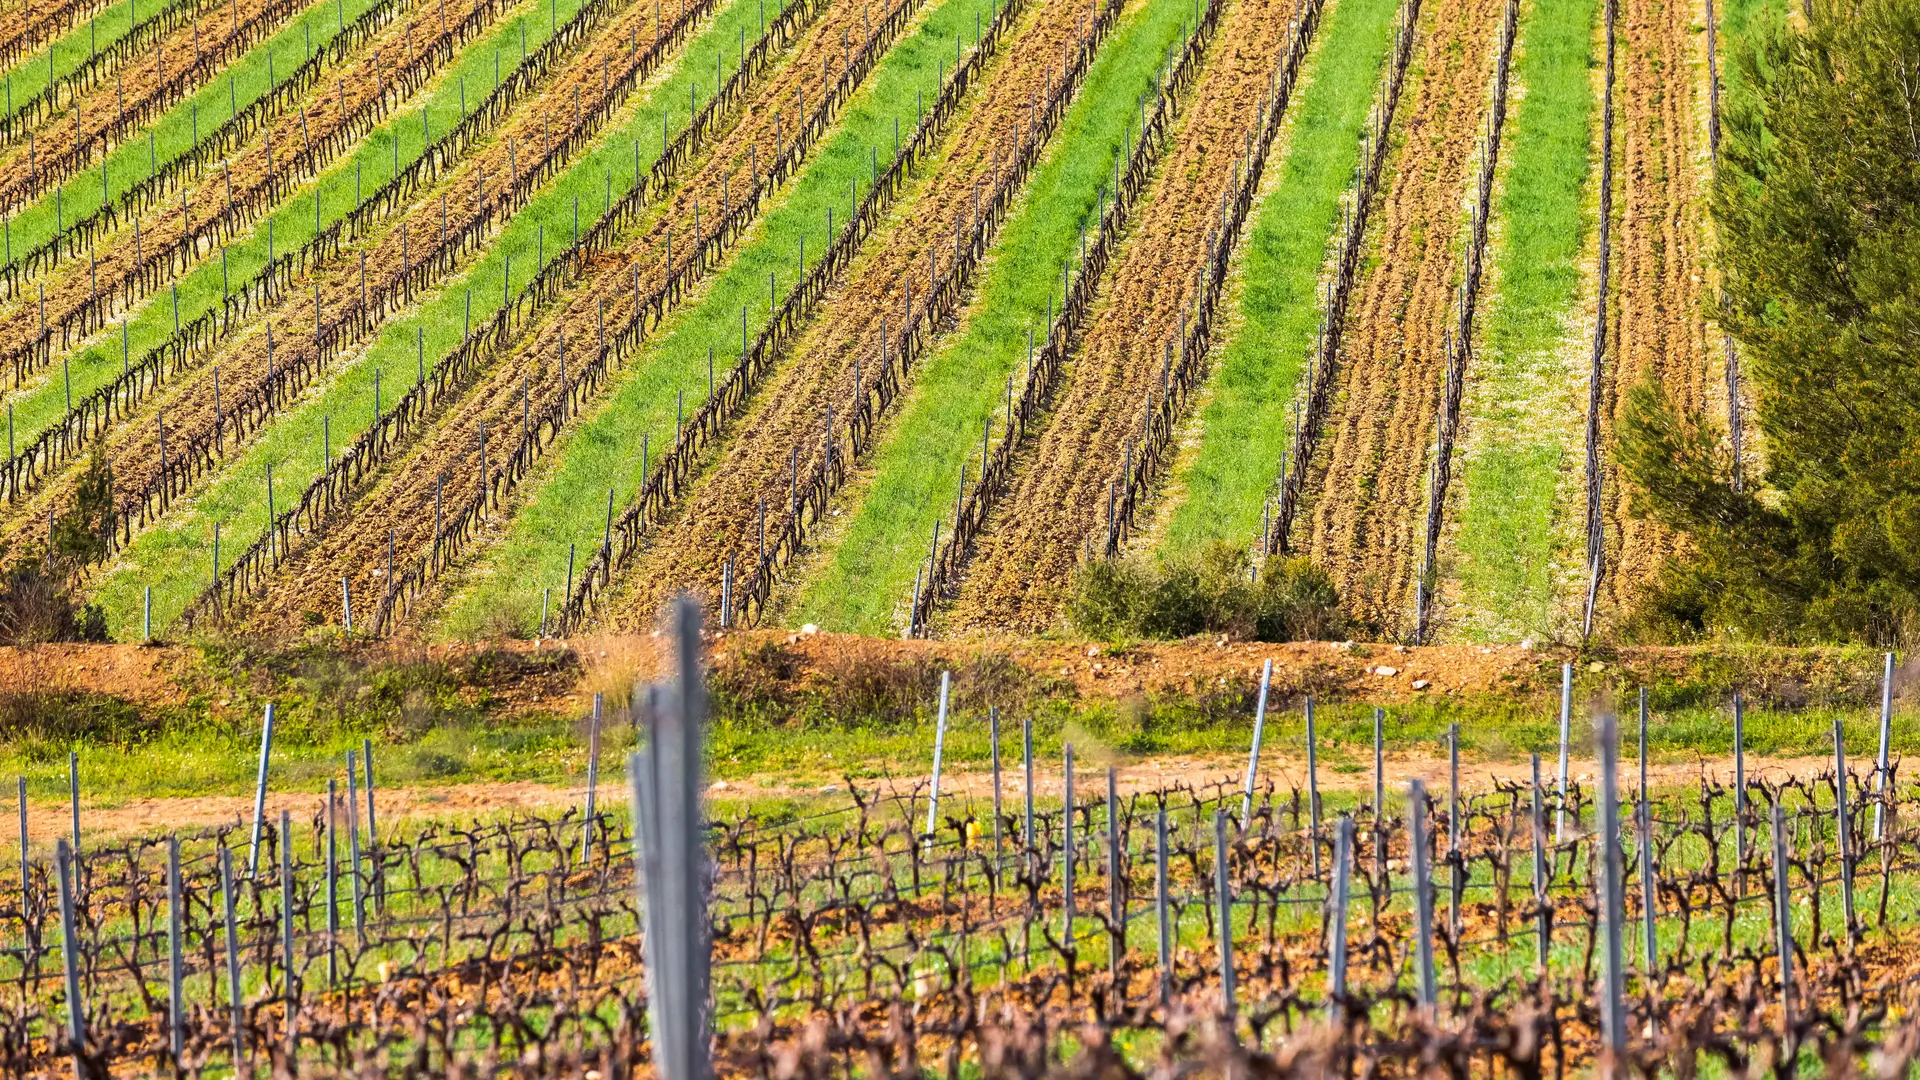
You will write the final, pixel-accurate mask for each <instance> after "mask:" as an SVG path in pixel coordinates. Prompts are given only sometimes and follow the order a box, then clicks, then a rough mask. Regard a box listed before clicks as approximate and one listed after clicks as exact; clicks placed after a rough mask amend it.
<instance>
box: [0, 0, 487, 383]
mask: <svg viewBox="0 0 1920 1080" xmlns="http://www.w3.org/2000/svg"><path fill="white" fill-rule="evenodd" d="M491 6H492V5H491V4H487V3H483V2H482V0H464V2H456V3H454V4H451V5H448V6H447V7H446V8H444V9H441V8H439V7H434V8H427V9H424V10H416V11H415V12H414V13H413V14H412V16H411V17H410V18H403V19H398V20H395V21H394V22H393V23H392V24H390V25H388V26H387V27H386V28H385V29H384V30H383V31H382V32H381V33H379V34H377V35H375V36H374V38H373V40H371V41H369V42H367V43H365V44H363V45H362V46H361V47H360V48H359V49H358V50H356V53H355V55H354V57H353V58H351V59H350V61H349V63H348V64H346V65H344V66H343V67H342V68H341V69H339V70H337V71H336V72H334V73H333V76H334V77H332V78H323V79H322V80H321V82H320V84H319V85H318V86H316V87H314V88H313V90H312V91H311V92H310V94H309V95H308V97H306V98H305V99H304V100H303V101H302V103H301V105H300V107H299V108H298V109H295V110H292V111H290V112H287V113H283V114H282V115H280V116H279V117H277V118H275V119H274V120H273V121H272V122H271V123H269V124H268V125H267V133H266V134H261V135H256V136H255V137H254V138H252V139H250V140H249V141H248V142H247V143H246V144H244V145H242V146H240V147H238V148H236V149H235V150H233V151H232V152H231V153H229V154H228V155H227V156H226V157H225V158H224V160H223V161H222V162H221V163H220V165H219V167H217V168H208V169H206V170H204V171H203V173H202V176H201V178H200V179H199V180H198V181H197V182H195V183H194V184H192V186H191V187H190V188H189V189H188V190H186V191H184V192H182V193H181V194H180V195H177V196H175V197H174V198H171V199H161V200H159V202H158V204H157V205H156V206H154V207H153V208H152V209H151V210H149V211H147V212H146V213H144V214H141V215H140V234H139V237H138V240H137V242H136V238H135V235H134V229H133V226H132V224H131V223H123V224H122V225H121V227H120V228H119V229H118V230H117V231H116V232H115V233H114V234H113V236H112V237H111V238H109V239H107V240H106V241H104V242H101V243H97V244H96V245H95V249H94V251H93V252H92V253H91V254H92V256H93V258H92V260H89V259H87V258H78V259H71V258H69V259H66V260H64V261H63V262H62V264H61V266H60V268H59V269H58V270H56V271H54V272H53V273H51V274H49V275H46V276H47V279H48V280H46V281H45V282H44V283H43V285H44V288H45V290H46V319H47V322H48V323H49V324H57V323H58V322H59V321H60V320H61V319H64V318H66V317H68V316H69V315H70V314H71V313H72V312H75V311H78V310H80V309H83V308H88V307H90V306H93V307H99V306H101V304H102V303H103V302H104V304H105V310H106V311H108V312H110V311H112V310H113V309H114V308H125V307H127V306H128V305H129V304H130V303H131V302H133V301H135V300H137V299H138V298H139V297H140V296H142V295H145V294H146V293H147V292H148V290H150V289H157V288H159V287H160V284H161V282H162V281H163V280H164V279H165V278H168V277H172V276H173V275H172V274H171V273H157V272H156V271H157V270H158V268H159V267H161V266H163V265H164V264H165V260H163V259H162V257H161V253H162V252H163V251H165V250H167V249H170V248H171V247H172V246H173V245H174V244H176V243H178V242H179V241H180V239H181V237H183V236H184V235H186V234H187V231H188V226H189V224H191V225H192V227H193V231H194V232H195V233H196V234H206V233H207V232H208V229H209V223H210V222H212V221H213V219H215V218H216V217H218V216H219V215H220V213H221V212H222V211H223V210H225V208H226V206H227V204H228V197H227V192H228V185H229V183H231V188H232V193H233V201H234V202H235V203H237V204H244V203H246V202H247V201H248V200H249V199H250V197H252V196H253V195H254V194H255V193H256V192H258V191H262V190H264V189H267V185H268V182H269V178H270V177H271V176H272V173H273V171H272V170H271V169H269V167H268V154H267V148H268V147H269V146H271V147H272V148H273V154H272V161H273V163H274V164H275V165H278V166H281V167H283V168H284V167H285V166H286V164H287V163H288V162H289V161H290V160H292V159H293V157H294V156H295V155H296V154H297V153H299V151H300V149H301V147H302V145H303V143H304V142H307V141H311V142H312V143H313V144H315V145H328V144H327V142H326V139H327V136H328V135H330V134H332V133H333V132H334V131H336V130H339V129H341V128H343V127H344V126H345V125H346V123H347V121H348V119H349V118H350V117H352V116H353V115H354V114H355V113H356V112H358V111H359V110H361V109H363V108H365V107H366V106H367V105H368V103H370V102H372V101H373V100H374V99H376V98H377V97H379V96H380V93H381V90H382V88H383V87H387V86H389V85H390V84H391V83H392V82H393V80H394V79H395V77H396V75H397V74H398V73H399V72H400V70H401V69H403V68H405V67H407V66H409V60H410V54H411V53H412V52H413V45H414V43H416V42H419V43H424V42H425V41H427V40H430V39H431V38H432V37H433V36H434V35H435V34H437V33H438V32H439V27H440V25H441V24H442V23H443V22H444V23H446V24H448V25H457V24H458V23H459V21H460V20H462V19H464V18H466V17H467V16H468V14H469V13H470V12H471V11H473V10H474V9H475V8H480V7H491ZM283 77H284V73H283ZM478 96H479V95H478V94H476V97H478ZM209 124H211V122H209ZM354 149H356V147H354V146H352V145H348V146H346V147H343V148H341V151H340V152H351V151H353V150H354ZM319 164H320V166H321V167H322V168H324V167H325V166H326V165H327V164H330V162H329V161H327V160H324V159H323V160H322V161H321V162H320V163H319ZM375 175H378V176H381V179H382V180H384V179H385V177H384V175H383V174H380V173H376V174H375ZM284 182H285V181H284V180H283V181H282V183H284ZM378 186H379V181H375V182H373V183H370V184H368V185H367V187H368V190H372V189H373V188H375V187H378ZM183 205H184V209H183ZM270 213H272V209H271V208H269V209H267V210H265V211H263V216H264V214H270ZM218 244H219V236H218V235H217V234H216V235H203V237H202V239H201V240H200V242H199V243H198V244H197V245H196V250H201V251H202V252H203V254H205V255H206V256H208V257H217V256H218ZM287 250H288V245H287V244H285V243H284V242H283V243H281V244H280V245H279V246H278V248H277V253H278V254H285V253H286V251H287ZM195 261H196V262H197V261H198V260H195ZM148 267H152V268H154V269H146V272H145V273H142V270H143V269H145V268H148ZM29 295H30V296H31V299H28V298H27V297H28V296H29ZM22 297H23V298H22V299H21V300H20V301H19V302H17V303H15V304H14V305H12V306H11V310H9V311H7V312H6V314H5V315H4V316H0V341H21V340H25V339H27V338H29V337H32V336H33V335H35V334H36V333H38V331H39V320H40V310H39V303H38V300H39V292H38V290H37V289H33V288H28V289H27V291H26V292H24V293H23V294H22ZM116 297H117V298H118V299H117V300H116V299H115V298H116ZM55 349H56V350H57V349H58V346H57V345H56V346H55ZM53 370H54V365H49V366H48V368H47V375H46V377H47V378H51V377H52V371H53Z"/></svg>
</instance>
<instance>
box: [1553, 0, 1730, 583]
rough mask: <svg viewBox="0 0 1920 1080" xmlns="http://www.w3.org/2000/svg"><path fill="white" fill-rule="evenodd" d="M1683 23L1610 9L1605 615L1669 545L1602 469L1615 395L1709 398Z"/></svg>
mask: <svg viewBox="0 0 1920 1080" xmlns="http://www.w3.org/2000/svg"><path fill="white" fill-rule="evenodd" d="M1695 18H1696V13H1695V11H1694V7H1693V5H1692V4H1691V3H1688V2H1687V0H1622V3H1621V5H1620V21H1621V24H1622V40H1621V42H1620V49H1619V63H1620V86H1619V94H1620V97H1619V99H1618V108H1619V110H1620V112H1619V120H1618V127H1617V135H1618V138H1619V140H1620V147H1621V149H1620V155H1621V156H1620V158H1619V173H1618V177H1619V179H1618V180H1617V183H1619V184H1620V188H1619V191H1618V194H1617V198H1618V199H1619V200H1620V207H1621V209H1620V211H1619V213H1620V219H1619V221H1618V223H1617V227H1616V229H1615V232H1614V247H1613V257H1614V259H1615V260H1616V261H1617V264H1618V266H1619V269H1618V270H1617V271H1616V273H1618V274H1619V277H1618V279H1617V283H1616V289H1617V290H1618V295H1619V303H1618V307H1617V308H1616V309H1615V314H1614V318H1615V320H1616V323H1615V325H1616V326H1617V327H1618V329H1617V331H1616V333H1615V335H1614V341H1613V356H1612V358H1611V362H1610V363H1608V364H1607V365H1606V372H1607V378H1606V382H1605V385H1604V387H1603V395H1604V397H1603V406H1602V408H1603V411H1602V414H1601V416H1602V421H1601V423H1602V429H1603V434H1602V437H1603V438H1604V439H1605V440H1606V444H1605V446H1604V448H1603V450H1602V455H1601V460H1602V461H1603V462H1605V463H1606V465H1605V470H1606V471H1605V487H1604V489H1603V491H1604V494H1605V498H1604V500H1603V503H1602V512H1603V514H1604V515H1605V525H1606V543H1607V548H1608V563H1609V565H1608V568H1607V572H1606V578H1605V590H1604V593H1603V596H1604V597H1607V598H1611V600H1612V603H1613V606H1614V608H1615V612H1616V614H1624V610H1623V609H1625V608H1628V607H1630V606H1631V605H1632V603H1633V601H1634V598H1635V596H1636V595H1637V592H1638V589H1639V588H1640V587H1641V586H1642V585H1644V584H1646V583H1647V582H1649V581H1651V580H1652V578H1653V577H1654V576H1655V575H1656V574H1657V573H1658V572H1659V569H1660V563H1661V562H1662V561H1663V560H1664V559H1666V558H1667V557H1668V556H1669V555H1672V554H1673V553H1674V551H1675V548H1676V544H1677V538H1676V537H1675V535H1674V534H1673V533H1672V532H1671V531H1669V530H1667V529H1665V528H1662V527H1661V526H1660V525H1658V524H1657V523H1655V522H1653V521H1650V520H1647V519H1644V518H1636V517H1634V516H1633V515H1632V514H1631V513H1630V512H1629V509H1628V505H1629V503H1630V501H1631V499H1632V497H1633V492H1632V490H1631V485H1629V484H1628V483H1627V482H1626V479H1625V477H1624V476H1623V475H1622V474H1621V473H1620V470H1619V469H1618V468H1617V467H1616V466H1615V465H1614V464H1613V462H1614V460H1615V453H1616V447H1617V444H1616V442H1615V440H1614V432H1615V431H1616V430H1618V427H1619V424H1620V422H1621V421H1622V420H1623V419H1624V417H1625V415H1626V401H1627V395H1628V393H1629V392H1631V391H1632V389H1633V388H1634V387H1635V386H1637V385H1639V384H1640V383H1641V382H1642V381H1645V380H1647V379H1653V380H1656V381H1658V382H1659V383H1660V385H1661V386H1663V387H1664V388H1665V389H1666V392H1667V396H1668V398H1669V399H1670V400H1671V401H1672V403H1673V405H1674V406H1675V407H1676V408H1677V409H1679V410H1680V411H1681V413H1682V414H1683V415H1689V416H1696V417H1697V416H1701V415H1703V414H1705V413H1706V412H1707V411H1708V410H1709V409H1710V407H1711V402H1712V390H1713V386H1712V381H1711V378H1710V376H1709V374H1708V372H1709V366H1710V360H1709V349H1708V345H1707V338H1706V323H1705V321H1704V319H1703V318H1702V296H1701V288H1702V275H1703V274H1704V273H1705V267H1704V265H1703V262H1702V256H1701V237H1700V208H1699V205H1698V203H1699V199H1700V192H1701V188H1702V183H1701V180H1702V177H1701V175H1700V173H1699V169H1700V163H1699V162H1697V161H1696V160H1695V150H1696V148H1697V147H1698V142H1699V139H1700V138H1701V137H1703V133H1701V132H1699V131H1697V130H1696V124H1695V114H1694V90H1693V71H1694V60H1695V54H1694V30H1693V21H1694V19H1695ZM1581 498H1585V495H1584V493H1582V494H1581Z"/></svg>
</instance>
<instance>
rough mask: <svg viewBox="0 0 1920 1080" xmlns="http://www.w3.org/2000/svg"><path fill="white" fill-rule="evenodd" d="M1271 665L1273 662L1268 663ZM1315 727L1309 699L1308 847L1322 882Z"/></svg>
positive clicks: (1317, 749) (1318, 763)
mask: <svg viewBox="0 0 1920 1080" xmlns="http://www.w3.org/2000/svg"><path fill="white" fill-rule="evenodd" d="M1267 663H1268V664H1269V665H1271V664H1272V663H1273V661H1271V660H1269V661H1267ZM1314 736H1315V731H1314V726H1313V699H1312V698H1308V699H1307V827H1308V830H1309V831H1308V834H1307V846H1308V847H1310V848H1312V849H1313V880H1314V881H1316V882H1317V881H1319V880H1320V753H1319V746H1318V744H1317V740H1316V739H1315V737H1314Z"/></svg>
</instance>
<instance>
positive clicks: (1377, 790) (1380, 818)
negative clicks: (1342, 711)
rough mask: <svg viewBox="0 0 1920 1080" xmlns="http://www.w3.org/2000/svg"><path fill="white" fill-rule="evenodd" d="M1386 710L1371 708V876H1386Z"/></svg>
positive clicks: (1382, 879)
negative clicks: (1384, 748)
mask: <svg viewBox="0 0 1920 1080" xmlns="http://www.w3.org/2000/svg"><path fill="white" fill-rule="evenodd" d="M1386 725H1387V710H1385V709H1383V708H1380V707H1379V706H1378V705H1376V706H1374V709H1373V876H1374V878H1375V879H1376V880H1380V881H1385V880H1386V876H1387V826H1386V819H1387V773H1386V768H1385V761H1386V759H1385V755H1384V752H1383V749H1382V747H1383V744H1384V742H1385V741H1386Z"/></svg>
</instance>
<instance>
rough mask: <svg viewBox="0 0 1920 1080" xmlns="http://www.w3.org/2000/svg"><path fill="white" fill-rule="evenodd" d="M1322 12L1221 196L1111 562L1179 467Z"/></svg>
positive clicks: (1299, 31)
mask: <svg viewBox="0 0 1920 1080" xmlns="http://www.w3.org/2000/svg"><path fill="white" fill-rule="evenodd" d="M1320 13H1321V7H1320V4H1319V3H1318V2H1317V0H1309V2H1308V3H1307V4H1305V5H1304V9H1303V10H1300V11H1298V12H1297V13H1296V15H1295V27H1294V29H1293V30H1292V32H1291V33H1290V34H1289V37H1288V40H1289V42H1290V44H1289V45H1288V47H1287V55H1286V58H1285V60H1284V61H1283V62H1282V64H1281V67H1280V70H1279V72H1278V77H1277V79H1276V81H1275V85H1274V87H1273V88H1272V89H1271V90H1269V91H1268V100H1267V101H1266V102H1264V103H1262V106H1261V117H1260V122H1259V123H1258V124H1257V125H1255V127H1254V130H1253V131H1252V132H1250V133H1249V135H1250V138H1249V140H1248V144H1247V148H1246V150H1245V151H1243V152H1242V154H1241V158H1240V161H1239V162H1238V163H1236V164H1235V166H1234V182H1233V186H1232V187H1231V188H1229V189H1228V191H1227V192H1225V193H1224V194H1223V195H1222V196H1221V204H1220V211H1219V214H1218V220H1217V222H1216V223H1215V225H1214V226H1213V227H1212V228H1211V229H1210V230H1209V231H1208V235H1207V249H1206V261H1205V262H1204V263H1203V264H1202V266H1201V271H1200V272H1201V277H1200V280H1199V281H1198V282H1197V283H1196V284H1195V287H1194V290H1193V300H1192V302H1191V306H1192V311H1193V318H1192V319H1191V320H1190V321H1189V320H1188V319H1186V318H1184V317H1183V318H1182V319H1181V332H1180V341H1179V346H1178V356H1179V359H1178V360H1177V361H1176V360H1175V359H1174V355H1175V350H1174V349H1172V348H1169V349H1168V351H1167V353H1166V357H1165V360H1164V361H1163V362H1162V367H1161V373H1160V382H1159V385H1157V386H1153V387H1149V388H1148V391H1147V401H1146V409H1145V410H1144V412H1145V416H1144V417H1143V420H1142V424H1141V431H1140V435H1139V437H1138V438H1137V439H1136V438H1134V437H1132V436H1129V437H1128V439H1127V444H1126V458H1125V460H1124V461H1123V462H1122V464H1121V468H1120V471H1119V473H1118V475H1116V476H1115V477H1114V478H1113V480H1112V481H1111V482H1110V483H1109V484H1108V487H1107V492H1108V494H1107V499H1108V502H1107V536H1106V541H1105V543H1104V546H1103V549H1102V550H1103V551H1104V552H1105V555H1106V557H1107V558H1112V557H1114V556H1117V555H1119V554H1120V549H1121V547H1122V545H1124V544H1125V543H1126V541H1127V538H1128V537H1129V536H1131V535H1132V533H1133V531H1134V527H1135V522H1136V520H1137V518H1138V515H1139V513H1140V511H1141V510H1142V508H1143V507H1144V506H1145V505H1146V504H1147V500H1148V499H1149V498H1150V497H1151V496H1152V493H1153V491H1154V489H1155V486H1156V485H1157V484H1158V483H1159V479H1160V477H1161V475H1162V472H1163V470H1164V469H1165V468H1166V467H1167V466H1168V465H1171V464H1172V457H1173V454H1174V453H1175V452H1176V447H1175V444H1174V436H1175V432H1176V431H1177V430H1178V427H1179V425H1180V423H1181V422H1182V420H1183V419H1184V418H1185V416H1186V414H1187V406H1188V404H1189V403H1190V402H1191V401H1192V396H1193V393H1194V392H1195V391H1197V390H1199V389H1200V387H1201V385H1202V384H1203V383H1205V381H1206V379H1207V374H1208V371H1209V370H1210V369H1209V366H1208V356H1209V354H1210V353H1211V351H1212V348H1213V320H1214V315H1215V312H1216V311H1217V310H1218V307H1219V302H1220V294H1221V292H1222V291H1223V290H1224V289H1225V288H1226V284H1227V271H1228V270H1229V268H1230V266H1231V263H1232V259H1233V253H1234V249H1235V247H1236V246H1237V245H1238V244H1239V241H1240V236H1241V231H1242V230H1243V229H1244V228H1245V227H1246V221H1247V215H1248V214H1249V213H1251V212H1252V210H1253V202H1254V198H1255V197H1256V196H1257V194H1258V193H1259V190H1260V178H1261V176H1262V175H1263V174H1264V173H1265V172H1266V165H1267V155H1268V154H1269V153H1270V152H1271V151H1272V149H1273V142H1274V140H1275V139H1276V138H1278V137H1279V134H1280V125H1281V123H1282V122H1283V121H1284V120H1285V119H1286V114H1287V105H1288V103H1289V101H1291V99H1292V96H1293V85H1294V82H1295V80H1296V79H1297V78H1298V77H1299V74H1300V67H1301V65H1302V64H1304V63H1305V62H1306V58H1307V51H1308V49H1309V48H1310V47H1311V45H1312V42H1313V36H1314V32H1315V31H1316V30H1317V29H1318V27H1319V22H1320Z"/></svg>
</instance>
